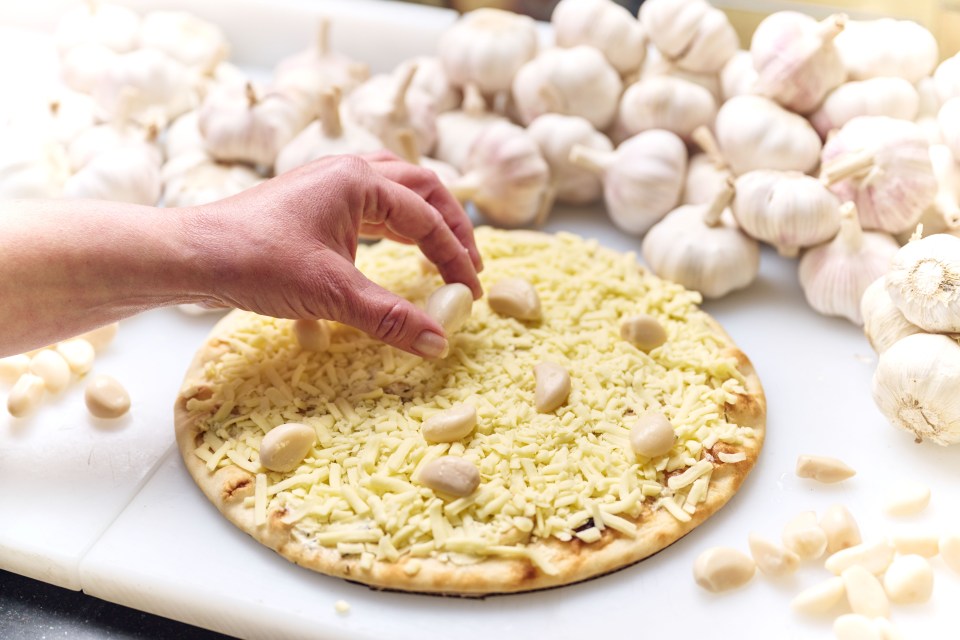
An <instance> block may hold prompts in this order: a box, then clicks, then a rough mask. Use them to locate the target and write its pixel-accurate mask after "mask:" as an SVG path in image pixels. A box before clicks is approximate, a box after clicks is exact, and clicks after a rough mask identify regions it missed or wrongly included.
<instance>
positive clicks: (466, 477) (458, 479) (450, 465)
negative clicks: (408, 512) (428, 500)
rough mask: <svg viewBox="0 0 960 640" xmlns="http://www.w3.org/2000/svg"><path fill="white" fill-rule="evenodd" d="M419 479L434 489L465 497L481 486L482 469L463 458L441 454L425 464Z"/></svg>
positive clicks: (421, 482) (424, 484)
mask: <svg viewBox="0 0 960 640" xmlns="http://www.w3.org/2000/svg"><path fill="white" fill-rule="evenodd" d="M417 481H418V482H419V483H420V484H422V485H423V486H425V487H429V488H430V489H433V490H434V491H439V492H441V493H447V494H450V495H452V496H457V497H460V498H463V497H466V496H469V495H470V494H472V493H473V492H474V491H476V490H477V487H479V486H480V471H479V470H478V469H477V467H476V465H474V464H473V463H472V462H470V461H468V460H464V459H463V458H458V457H456V456H441V457H439V458H436V459H434V460H431V461H430V462H428V463H427V464H425V465H424V466H423V468H422V469H421V470H420V474H419V476H418V478H417Z"/></svg>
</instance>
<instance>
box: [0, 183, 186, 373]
mask: <svg viewBox="0 0 960 640" xmlns="http://www.w3.org/2000/svg"><path fill="white" fill-rule="evenodd" d="M184 219H185V216H184V214H183V213H182V212H181V211H179V210H176V209H166V210H159V209H155V208H152V207H142V206H137V205H128V204H122V203H115V202H102V201H79V200H73V201H71V200H45V201H8V202H0V323H2V327H3V332H2V337H0V356H3V355H9V354H11V353H18V352H22V351H26V350H28V349H31V348H36V347H39V346H43V345H46V344H50V343H52V342H55V341H57V340H61V339H63V338H66V337H69V336H73V335H76V334H79V333H82V332H84V331H86V330H89V329H92V328H95V327H98V326H101V325H104V324H107V323H110V322H114V321H116V320H119V319H121V318H124V317H127V316H130V315H133V314H135V313H139V312H140V311H144V310H146V309H150V308H153V307H157V306H162V305H168V304H174V303H179V302H188V301H196V300H200V299H202V298H203V296H202V293H201V292H202V290H203V288H204V287H203V285H202V281H203V275H202V273H200V272H199V271H198V270H197V269H196V268H194V267H193V265H195V264H196V259H197V256H196V255H195V253H196V250H195V249H194V248H193V244H192V243H191V242H189V237H188V231H187V229H186V228H185V223H184Z"/></svg>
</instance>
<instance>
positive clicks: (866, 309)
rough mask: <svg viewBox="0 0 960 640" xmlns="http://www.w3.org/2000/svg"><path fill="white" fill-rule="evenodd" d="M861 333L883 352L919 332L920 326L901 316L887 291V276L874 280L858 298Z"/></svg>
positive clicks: (874, 347) (920, 330)
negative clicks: (898, 341)
mask: <svg viewBox="0 0 960 640" xmlns="http://www.w3.org/2000/svg"><path fill="white" fill-rule="evenodd" d="M860 315H861V316H862V317H863V333H864V335H866V336H867V340H868V341H869V342H870V346H871V347H873V350H874V351H876V352H877V353H883V352H884V351H886V350H887V349H889V348H890V347H891V346H892V345H893V344H894V343H895V342H896V341H897V340H900V339H901V338H906V337H907V336H912V335H913V334H915V333H921V332H922V329H920V327H918V326H916V325H914V324H911V323H910V321H909V320H907V319H906V318H904V317H903V314H902V313H900V310H899V309H898V308H897V305H895V304H894V303H893V300H891V299H890V294H888V293H887V278H886V276H881V277H879V278H877V279H876V280H874V281H873V282H872V283H871V284H870V286H869V287H867V289H866V291H864V292H863V297H862V298H861V299H860Z"/></svg>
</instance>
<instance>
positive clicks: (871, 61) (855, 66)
mask: <svg viewBox="0 0 960 640" xmlns="http://www.w3.org/2000/svg"><path fill="white" fill-rule="evenodd" d="M834 46H836V48H837V50H838V51H839V52H840V57H841V58H842V59H843V65H844V66H845V67H846V68H847V72H848V74H849V76H850V79H851V80H866V79H867V78H880V77H896V78H903V79H904V80H907V81H909V82H917V81H918V80H920V79H921V78H923V77H924V76H928V75H930V74H931V73H932V72H933V69H934V67H935V66H936V64H937V60H938V59H939V58H940V54H939V48H938V47H937V40H936V38H934V37H933V34H932V33H930V32H929V31H927V30H926V29H925V28H924V27H922V26H920V25H919V24H917V23H916V22H911V21H910V20H894V19H893V18H881V19H880V20H848V21H847V26H846V28H845V29H844V30H843V33H841V34H840V35H838V36H837V37H836V39H835V40H834Z"/></svg>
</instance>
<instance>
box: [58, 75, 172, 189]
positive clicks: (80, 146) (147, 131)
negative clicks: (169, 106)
mask: <svg viewBox="0 0 960 640" xmlns="http://www.w3.org/2000/svg"><path fill="white" fill-rule="evenodd" d="M134 95H135V92H134V91H126V92H124V97H123V100H122V102H121V105H120V106H119V108H118V112H117V115H116V118H115V119H114V120H112V121H111V122H107V123H104V124H99V125H96V126H94V127H90V128H88V129H85V130H84V131H82V132H80V133H79V134H78V135H77V136H76V137H74V139H73V140H72V141H71V142H70V145H69V146H68V147H67V152H68V156H69V158H70V167H71V168H72V169H73V170H74V171H78V170H80V169H82V168H83V167H84V166H86V164H87V163H89V162H90V161H91V160H93V158H95V157H96V156H97V155H98V154H100V153H103V152H105V151H109V150H111V149H117V148H119V147H124V146H128V145H134V146H136V145H141V144H144V143H148V144H150V145H152V144H153V143H154V141H155V140H156V138H157V127H155V126H152V125H151V126H147V127H144V126H142V125H141V124H140V123H138V122H136V121H135V120H133V119H132V118H130V116H129V112H128V109H129V108H130V105H131V104H132V103H133V101H134V99H135V98H134Z"/></svg>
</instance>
